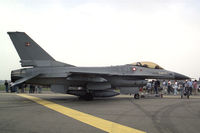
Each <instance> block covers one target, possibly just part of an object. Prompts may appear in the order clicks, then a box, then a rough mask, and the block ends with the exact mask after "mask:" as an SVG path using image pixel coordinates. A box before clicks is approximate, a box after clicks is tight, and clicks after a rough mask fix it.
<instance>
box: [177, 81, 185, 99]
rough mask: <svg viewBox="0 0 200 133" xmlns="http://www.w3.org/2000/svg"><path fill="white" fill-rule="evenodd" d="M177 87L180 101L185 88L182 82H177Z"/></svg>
mask: <svg viewBox="0 0 200 133" xmlns="http://www.w3.org/2000/svg"><path fill="white" fill-rule="evenodd" d="M178 86H179V88H180V94H181V99H182V98H183V95H184V87H185V85H184V82H182V81H181V82H179V84H178Z"/></svg>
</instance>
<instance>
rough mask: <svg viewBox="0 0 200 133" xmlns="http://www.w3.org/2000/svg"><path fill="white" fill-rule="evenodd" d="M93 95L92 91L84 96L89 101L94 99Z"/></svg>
mask: <svg viewBox="0 0 200 133" xmlns="http://www.w3.org/2000/svg"><path fill="white" fill-rule="evenodd" d="M93 98H94V97H93V95H92V93H87V94H86V95H85V96H84V99H85V100H87V101H91V100H93Z"/></svg>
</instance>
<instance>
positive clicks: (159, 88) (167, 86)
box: [145, 80, 199, 95]
mask: <svg viewBox="0 0 200 133" xmlns="http://www.w3.org/2000/svg"><path fill="white" fill-rule="evenodd" d="M145 89H146V91H147V92H148V93H150V94H153V93H155V94H158V93H159V92H160V93H161V94H168V95H170V94H173V95H178V94H179V93H180V95H184V94H185V93H188V92H189V94H190V95H197V94H198V91H199V86H198V83H197V80H194V81H192V80H186V81H173V82H172V81H170V80H168V81H167V80H163V81H160V80H152V81H149V82H148V83H147V85H146V86H145Z"/></svg>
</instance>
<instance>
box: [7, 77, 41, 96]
mask: <svg viewBox="0 0 200 133" xmlns="http://www.w3.org/2000/svg"><path fill="white" fill-rule="evenodd" d="M4 85H5V90H6V93H9V92H10V93H14V92H17V93H24V92H25V91H26V90H28V92H29V93H42V87H41V86H39V85H27V84H19V85H17V86H14V87H11V83H9V82H8V81H7V80H5V83H4Z"/></svg>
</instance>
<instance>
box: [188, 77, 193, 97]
mask: <svg viewBox="0 0 200 133" xmlns="http://www.w3.org/2000/svg"><path fill="white" fill-rule="evenodd" d="M187 84H188V87H189V92H190V95H192V87H193V86H192V80H189V81H188V83H187Z"/></svg>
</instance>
